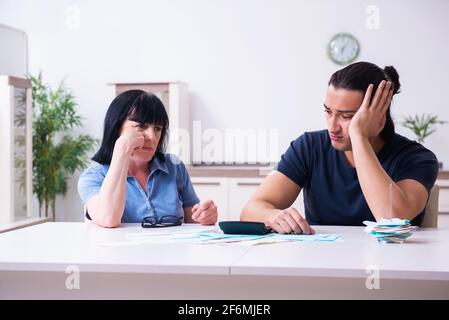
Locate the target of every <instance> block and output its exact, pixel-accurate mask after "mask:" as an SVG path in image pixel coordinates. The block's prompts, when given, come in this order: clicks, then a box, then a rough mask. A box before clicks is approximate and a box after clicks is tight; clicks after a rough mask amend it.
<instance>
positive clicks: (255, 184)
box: [237, 182, 260, 186]
mask: <svg viewBox="0 0 449 320" xmlns="http://www.w3.org/2000/svg"><path fill="white" fill-rule="evenodd" d="M237 185H238V186H260V182H237Z"/></svg>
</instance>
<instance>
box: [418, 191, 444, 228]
mask: <svg viewBox="0 0 449 320" xmlns="http://www.w3.org/2000/svg"><path fill="white" fill-rule="evenodd" d="M439 194H440V187H439V186H438V185H437V184H436V185H434V186H433V188H432V190H430V196H429V201H427V205H426V209H425V213H424V219H423V221H422V224H421V227H422V228H437V227H438V196H439Z"/></svg>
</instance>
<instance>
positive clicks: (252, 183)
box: [228, 178, 263, 220]
mask: <svg viewBox="0 0 449 320" xmlns="http://www.w3.org/2000/svg"><path fill="white" fill-rule="evenodd" d="M262 180H263V179H262V178H229V179H228V183H229V185H228V186H229V194H228V203H229V206H228V209H229V212H228V213H229V214H228V216H229V220H240V212H241V211H242V209H243V206H244V205H245V204H246V203H247V202H248V200H249V198H251V196H252V195H253V194H254V192H256V190H257V188H258V187H259V186H260V184H261V183H262Z"/></svg>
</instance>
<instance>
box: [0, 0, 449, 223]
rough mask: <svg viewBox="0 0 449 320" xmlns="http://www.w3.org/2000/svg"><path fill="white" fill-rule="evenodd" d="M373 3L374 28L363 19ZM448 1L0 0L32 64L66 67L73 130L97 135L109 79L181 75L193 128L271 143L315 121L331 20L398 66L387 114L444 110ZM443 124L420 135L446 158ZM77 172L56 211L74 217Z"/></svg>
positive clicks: (366, 55)
mask: <svg viewBox="0 0 449 320" xmlns="http://www.w3.org/2000/svg"><path fill="white" fill-rule="evenodd" d="M372 4H374V5H376V6H378V8H379V10H380V11H379V13H380V28H379V29H376V30H370V29H368V28H367V27H366V19H367V17H368V15H367V13H366V12H365V10H366V7H367V5H372ZM78 13H79V15H78ZM448 13H449V1H445V0H430V1H410V0H398V1H388V0H383V1H380V0H377V1H375V3H373V2H372V1H359V0H347V1H297V0H263V1H261V0H238V1H237V0H152V1H137V0H128V1H115V2H112V1H105V0H101V1H99V0H97V1H87V0H85V1H81V0H79V1H76V0H72V1H57V2H56V1H50V0H43V1H25V0H2V1H0V23H4V24H8V25H12V26H14V27H17V28H19V29H22V30H25V31H26V32H27V33H28V37H29V56H30V71H31V72H37V71H38V70H42V71H43V72H44V76H45V78H46V79H47V80H48V82H50V83H52V84H56V83H57V81H59V80H60V79H62V78H63V77H67V85H68V86H69V87H71V88H73V90H74V91H75V94H76V96H77V99H78V103H79V112H80V113H81V114H82V115H83V116H84V117H86V121H85V124H84V128H82V129H81V130H80V131H79V132H83V133H89V134H92V135H94V136H97V137H100V136H101V130H102V119H103V117H104V113H105V111H106V108H107V107H108V105H109V103H110V101H111V99H112V97H113V96H112V91H111V88H110V87H108V86H107V83H109V82H114V81H153V80H154V81H159V80H182V81H185V82H187V83H188V84H189V88H190V92H191V97H190V100H191V109H192V119H193V120H201V121H202V124H203V128H218V129H220V130H224V129H226V128H248V127H249V128H264V129H270V128H274V129H279V130H280V135H279V140H280V141H279V142H280V151H279V152H280V153H282V151H283V150H284V149H285V148H286V147H287V145H288V143H289V142H290V141H291V140H292V139H294V138H295V137H297V136H298V135H299V134H301V133H302V132H303V131H305V130H315V129H321V128H324V126H325V122H324V118H323V112H322V101H323V98H324V94H325V90H326V84H327V81H328V79H329V77H330V75H331V74H332V72H334V71H335V70H337V69H338V68H339V67H338V66H337V65H335V64H333V63H332V62H331V61H330V60H329V59H328V58H327V56H326V51H325V50H326V45H327V42H328V40H329V39H330V38H331V36H333V35H334V34H335V33H337V32H341V31H346V32H350V33H352V34H354V35H355V36H356V37H357V38H358V39H359V41H360V42H361V54H360V56H359V59H358V60H365V61H371V62H374V63H376V64H378V65H380V66H382V67H383V66H385V65H390V64H391V65H394V66H395V67H396V68H397V69H398V71H399V74H400V76H401V81H402V85H403V89H402V93H401V94H399V95H398V96H397V97H396V98H395V102H394V106H393V116H394V117H395V118H397V119H400V118H401V117H402V116H405V115H409V114H414V113H418V112H427V113H434V114H438V115H439V116H441V118H443V119H446V120H449V108H448V107H449V105H448V102H447V98H446V97H445V96H446V92H447V88H448V85H449V80H448V74H449V59H448V57H449V44H448V42H447V39H448V36H449V22H448V19H447V14H448ZM77 17H79V19H77ZM78 22H79V24H78ZM398 132H399V133H402V134H405V135H407V136H409V137H412V136H411V135H410V134H409V133H408V132H407V131H405V130H404V129H402V128H400V127H399V126H398ZM448 133H449V125H446V126H445V127H441V128H440V130H439V131H438V132H437V133H436V134H435V135H433V136H432V137H431V138H430V139H429V141H428V143H427V146H428V147H429V148H431V149H432V150H433V151H434V152H435V153H436V154H437V156H438V158H439V159H440V160H441V161H443V162H444V164H445V168H446V169H447V168H448V167H449V149H448V148H447V146H446V144H447V141H448V140H447V139H446V136H447V135H448ZM76 179H77V177H74V178H73V179H72V181H71V189H70V191H69V194H68V196H67V198H66V199H65V200H63V201H59V202H58V215H59V217H58V220H80V219H82V217H81V215H80V214H79V212H80V211H81V204H80V203H79V199H78V196H77V194H76Z"/></svg>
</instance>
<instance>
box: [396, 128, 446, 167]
mask: <svg viewBox="0 0 449 320" xmlns="http://www.w3.org/2000/svg"><path fill="white" fill-rule="evenodd" d="M390 150H391V151H393V152H394V151H396V152H394V153H396V154H397V155H402V156H409V155H414V156H421V157H426V158H428V159H432V160H435V161H437V157H436V155H435V154H434V153H433V152H432V151H431V150H429V149H427V148H426V147H424V146H423V145H422V144H420V143H418V142H416V141H413V140H410V139H408V138H407V137H404V136H402V135H400V134H398V133H395V135H394V137H393V140H392V143H391V148H390Z"/></svg>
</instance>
